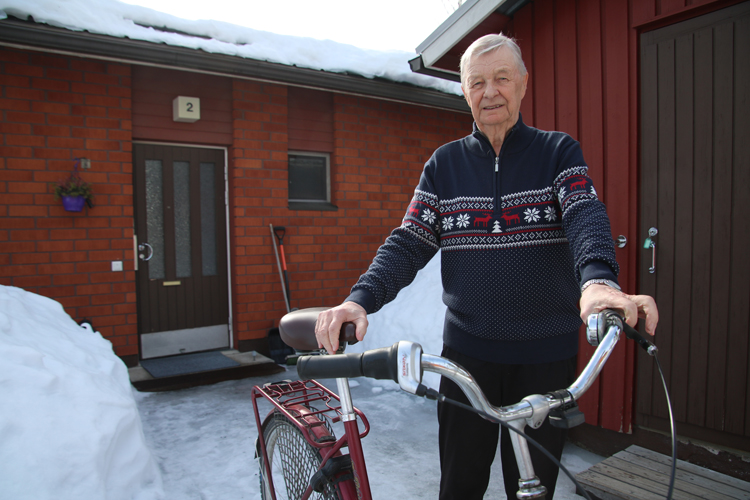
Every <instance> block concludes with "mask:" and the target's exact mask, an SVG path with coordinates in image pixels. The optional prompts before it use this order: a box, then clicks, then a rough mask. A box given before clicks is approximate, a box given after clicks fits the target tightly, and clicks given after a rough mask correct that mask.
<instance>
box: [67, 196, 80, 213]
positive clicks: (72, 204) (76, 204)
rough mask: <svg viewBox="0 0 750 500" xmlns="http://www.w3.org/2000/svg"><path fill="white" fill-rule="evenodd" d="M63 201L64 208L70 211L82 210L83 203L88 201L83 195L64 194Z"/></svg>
mask: <svg viewBox="0 0 750 500" xmlns="http://www.w3.org/2000/svg"><path fill="white" fill-rule="evenodd" d="M62 202H63V208H64V209H65V210H67V211H68V212H80V211H81V210H83V204H84V203H86V198H84V197H83V196H63V197H62Z"/></svg>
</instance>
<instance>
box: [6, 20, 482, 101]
mask: <svg viewBox="0 0 750 500" xmlns="http://www.w3.org/2000/svg"><path fill="white" fill-rule="evenodd" d="M0 26H1V28H0V45H6V46H12V47H16V48H25V49H30V50H41V51H48V52H55V53H63V54H68V55H74V56H78V57H87V58H95V59H103V60H110V61H119V62H124V63H130V64H141V65H149V66H159V67H165V68H172V69H178V70H184V71H191V72H200V73H208V74H217V75H223V76H231V77H237V78H245V79H252V80H259V81H268V82H278V83H284V84H288V85H294V86H305V87H311V88H317V89H322V90H330V91H335V92H341V93H347V94H353V95H361V96H367V97H375V98H380V99H385V100H390V101H397V102H404V103H408V104H417V105H421V106H428V107H433V108H440V109H447V110H452V111H462V112H468V111H469V110H468V107H467V105H466V101H464V99H463V98H462V97H460V96H457V95H451V94H446V93H443V92H439V91H437V90H431V89H426V88H423V87H418V86H415V85H411V84H408V83H399V82H391V81H386V80H382V79H370V78H365V77H362V76H359V75H347V74H340V73H332V72H326V71H321V70H314V69H307V68H299V67H295V66H288V65H284V64H276V63H270V62H265V61H258V60H254V59H247V58H241V57H236V56H229V55H224V54H212V53H208V52H204V51H202V50H195V49H189V48H184V47H175V46H170V45H165V44H158V43H152V42H146V41H141V40H131V39H128V38H116V37H112V36H107V35H99V34H95V33H88V32H80V31H71V30H67V29H64V28H55V27H51V26H46V25H42V24H38V23H33V22H26V21H20V20H16V19H10V18H8V19H4V20H2V21H0ZM301 82H304V83H301Z"/></svg>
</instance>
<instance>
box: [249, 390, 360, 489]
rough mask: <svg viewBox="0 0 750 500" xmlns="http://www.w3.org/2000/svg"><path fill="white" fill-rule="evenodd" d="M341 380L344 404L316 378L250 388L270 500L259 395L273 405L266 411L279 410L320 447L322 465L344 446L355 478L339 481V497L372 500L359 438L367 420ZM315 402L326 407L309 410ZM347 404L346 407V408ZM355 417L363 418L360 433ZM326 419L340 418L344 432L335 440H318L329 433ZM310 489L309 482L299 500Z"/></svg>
mask: <svg viewBox="0 0 750 500" xmlns="http://www.w3.org/2000/svg"><path fill="white" fill-rule="evenodd" d="M341 380H343V382H344V384H345V385H344V387H343V389H344V390H342V384H341V382H340V383H339V393H344V394H345V398H344V399H345V400H344V402H343V404H342V402H341V400H340V399H339V396H338V395H336V394H335V393H334V392H332V391H330V390H329V389H328V388H327V387H324V386H323V385H321V384H319V383H318V382H316V381H315V380H298V381H293V382H292V381H283V382H277V383H273V384H266V385H264V386H263V387H258V386H255V387H253V388H252V390H251V397H252V402H253V411H254V412H255V422H256V424H257V426H258V441H259V442H260V451H261V453H262V454H263V463H264V466H265V469H266V476H267V477H268V484H269V489H270V493H271V498H272V499H273V500H276V491H275V489H274V484H273V477H272V476H271V464H270V462H269V460H268V453H267V451H266V442H265V439H264V438H263V428H262V423H261V419H260V413H259V410H258V398H261V397H262V398H265V399H266V400H268V401H269V402H270V403H271V404H272V405H273V407H274V408H272V409H271V412H269V414H270V413H272V412H273V411H274V410H276V411H279V412H281V413H282V414H283V415H284V416H286V418H287V419H288V420H289V421H290V422H292V423H293V424H294V425H295V426H296V427H297V428H298V429H299V430H300V431H301V432H302V435H303V436H304V438H305V440H306V441H307V442H308V443H309V444H310V445H311V446H314V447H315V448H318V449H320V454H321V456H322V461H321V463H320V467H321V468H322V467H323V466H324V465H325V464H326V463H327V462H328V460H329V459H331V458H332V457H335V456H340V455H341V454H342V453H341V449H342V448H344V447H347V448H348V449H349V457H350V459H351V462H352V469H353V472H354V481H342V482H341V483H339V487H340V490H341V494H342V497H343V498H344V499H345V500H347V499H362V500H372V493H371V492H370V481H369V478H368V476H367V468H366V466H365V458H364V453H363V452H362V443H361V440H362V438H364V437H365V436H367V434H368V433H369V432H370V423H369V422H368V421H367V418H366V417H365V415H364V413H362V412H361V411H360V410H358V409H356V408H354V407H353V406H351V404H350V401H351V398H350V396H349V390H348V389H349V386H348V381H347V380H346V379H341ZM315 403H317V404H318V405H324V406H325V409H322V410H318V409H312V408H315V406H314V404H315ZM347 407H349V408H348V409H347ZM357 418H359V419H360V420H361V421H362V423H363V426H364V429H363V430H362V431H361V432H360V431H359V427H358V425H357ZM326 419H327V420H328V421H330V422H332V423H336V422H340V421H343V424H344V434H343V436H341V437H339V438H338V439H337V440H336V441H335V442H333V441H331V440H321V439H320V438H321V437H322V436H325V435H327V434H328V430H327V429H326V428H325V424H324V422H325V421H326ZM355 485H356V486H355ZM357 489H359V494H358V493H357ZM312 492H313V490H312V485H308V486H307V489H306V490H305V492H304V493H303V495H302V497H301V498H300V500H307V499H308V498H309V497H310V495H311V494H312Z"/></svg>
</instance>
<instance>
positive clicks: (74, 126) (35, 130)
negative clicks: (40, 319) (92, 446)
mask: <svg viewBox="0 0 750 500" xmlns="http://www.w3.org/2000/svg"><path fill="white" fill-rule="evenodd" d="M130 109H131V103H130V67H129V66H127V65H122V64H113V63H103V62H98V61H92V60H87V59H79V58H71V57H65V56H55V55H48V54H43V53H37V52H27V51H20V50H12V49H5V48H3V49H0V132H1V133H2V137H0V171H1V174H0V193H1V194H2V196H0V284H3V285H8V286H16V287H20V288H23V289H25V290H27V291H30V292H34V293H38V294H41V295H44V296H47V297H50V298H53V299H55V300H57V301H59V302H60V303H61V304H62V305H63V306H64V307H65V309H66V311H67V312H68V314H70V316H71V317H72V318H73V319H74V320H81V319H83V318H87V319H90V320H91V321H92V323H93V324H94V327H95V328H96V329H97V330H99V331H100V332H101V333H102V334H103V335H104V336H105V337H107V338H108V339H109V340H111V341H112V342H113V344H114V347H115V350H116V352H117V354H119V355H131V354H137V352H138V339H137V328H136V308H135V284H134V271H133V251H132V248H133V240H132V235H133V229H132V227H133V222H132V214H133V199H132V181H131V169H132V166H131V165H132V160H131V133H130V130H131V120H130V114H131V113H130ZM78 157H84V158H88V159H90V160H91V169H90V170H83V171H81V176H82V177H83V179H84V180H85V181H87V182H90V183H91V184H93V190H94V204H95V207H94V208H93V209H88V208H84V211H82V212H78V213H76V212H66V211H64V210H63V208H62V205H61V202H60V201H56V200H54V198H53V194H52V189H51V187H50V185H49V183H51V182H55V181H57V180H59V179H61V178H64V177H66V176H67V174H68V173H70V172H71V171H72V169H73V166H74V163H75V160H74V159H75V158H78ZM112 261H122V262H123V264H124V269H125V271H123V272H112V271H111V262H112Z"/></svg>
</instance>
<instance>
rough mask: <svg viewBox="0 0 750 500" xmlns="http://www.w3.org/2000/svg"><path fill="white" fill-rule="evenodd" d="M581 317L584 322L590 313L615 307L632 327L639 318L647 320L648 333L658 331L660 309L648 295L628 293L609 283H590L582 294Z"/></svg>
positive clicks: (651, 333)
mask: <svg viewBox="0 0 750 500" xmlns="http://www.w3.org/2000/svg"><path fill="white" fill-rule="evenodd" d="M580 305H581V319H582V320H583V322H584V323H586V321H587V320H588V317H589V315H591V314H595V313H598V312H601V311H603V310H604V309H614V310H615V311H617V312H619V313H620V314H622V315H623V316H624V318H625V322H626V323H627V324H629V325H630V326H632V327H635V326H636V324H637V323H638V318H643V319H645V320H646V333H648V334H649V335H653V334H654V333H656V324H657V323H658V322H659V310H658V309H657V308H656V302H655V301H654V299H653V298H652V297H650V296H648V295H628V294H626V293H623V292H621V291H619V290H617V289H615V288H612V287H610V286H607V285H601V284H598V283H597V284H594V285H590V286H589V287H587V288H586V290H584V291H583V295H581V303H580Z"/></svg>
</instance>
